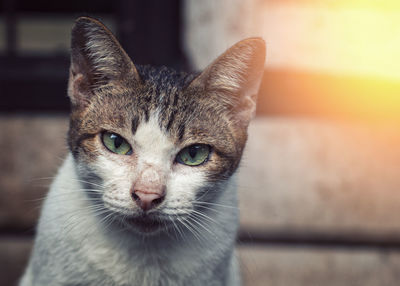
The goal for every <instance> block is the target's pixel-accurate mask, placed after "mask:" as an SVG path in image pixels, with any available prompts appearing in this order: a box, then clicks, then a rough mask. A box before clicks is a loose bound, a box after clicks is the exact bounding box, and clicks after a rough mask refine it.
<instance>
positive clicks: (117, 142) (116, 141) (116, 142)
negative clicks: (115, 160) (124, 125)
mask: <svg viewBox="0 0 400 286" xmlns="http://www.w3.org/2000/svg"><path fill="white" fill-rule="evenodd" d="M113 139H114V146H115V148H116V149H118V148H119V147H121V145H122V143H123V142H124V139H122V137H120V136H118V135H115V134H113Z"/></svg>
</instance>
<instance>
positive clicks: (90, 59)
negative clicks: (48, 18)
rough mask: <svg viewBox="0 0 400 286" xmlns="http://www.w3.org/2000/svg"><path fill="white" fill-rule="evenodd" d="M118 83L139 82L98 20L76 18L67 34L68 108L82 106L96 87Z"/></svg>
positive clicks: (129, 62) (123, 52)
mask: <svg viewBox="0 0 400 286" xmlns="http://www.w3.org/2000/svg"><path fill="white" fill-rule="evenodd" d="M122 81H129V82H134V81H140V78H139V74H138V73H137V70H136V68H135V65H134V64H133V62H132V61H131V59H130V58H129V56H128V55H127V54H126V52H125V51H124V50H123V48H122V47H121V45H120V44H119V42H118V41H117V39H116V38H115V37H114V35H113V34H112V33H111V32H110V30H108V29H107V28H106V27H105V26H104V25H103V24H102V23H101V22H100V21H98V20H96V19H93V18H89V17H80V18H78V19H77V20H76V22H75V25H74V27H73V29H72V34H71V67H70V77H69V85H68V95H69V97H70V99H71V102H72V105H73V106H79V107H84V106H86V105H87V104H88V103H89V102H90V99H91V97H92V96H94V94H95V90H96V88H99V87H104V86H105V85H107V84H109V83H112V82H122Z"/></svg>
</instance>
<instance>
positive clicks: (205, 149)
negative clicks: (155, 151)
mask: <svg viewBox="0 0 400 286" xmlns="http://www.w3.org/2000/svg"><path fill="white" fill-rule="evenodd" d="M209 155H210V146H208V145H205V144H195V145H191V146H189V147H186V148H184V149H182V150H181V151H180V152H179V154H178V156H176V161H177V162H178V163H181V164H184V165H188V166H198V165H201V164H203V163H204V162H205V161H207V159H208V156H209Z"/></svg>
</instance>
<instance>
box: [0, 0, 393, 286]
mask: <svg viewBox="0 0 400 286" xmlns="http://www.w3.org/2000/svg"><path fill="white" fill-rule="evenodd" d="M0 3H1V5H0V149H1V151H0V265H1V267H0V285H15V281H17V279H18V277H19V276H20V275H21V272H22V271H23V268H24V267H25V263H26V261H27V258H28V255H29V251H30V249H31V246H32V239H33V237H34V233H35V224H36V222H37V218H38V214H39V211H40V205H41V199H42V198H43V197H44V195H45V194H46V191H47V188H48V185H49V184H50V183H51V180H52V178H53V177H54V175H55V174H56V170H57V167H58V166H59V165H60V164H61V163H62V159H63V157H64V156H65V154H66V153H67V148H66V142H65V138H66V131H67V128H68V119H67V117H68V110H69V102H68V98H67V95H66V86H67V80H68V68H69V41H70V30H71V27H72V25H73V22H74V19H75V18H77V17H78V16H82V15H89V16H93V17H96V18H98V19H100V20H102V21H103V22H104V23H105V24H106V25H107V26H108V27H109V28H111V30H112V31H113V32H114V33H115V34H116V36H117V38H118V39H119V40H120V42H121V43H122V46H123V47H124V48H125V50H126V51H127V52H128V54H129V55H130V56H131V58H132V59H133V61H134V62H135V63H137V64H152V65H157V66H161V65H167V66H172V67H175V68H176V69H180V70H186V71H196V70H200V69H202V68H204V67H205V66H206V65H207V64H209V63H210V62H211V61H212V60H213V59H215V58H216V57H217V56H218V55H219V54H220V53H222V52H223V51H224V50H225V49H226V48H228V47H229V46H231V45H232V44H234V43H235V42H237V41H239V40H241V39H243V38H246V37H251V36H261V37H263V38H264V39H265V41H266V43H267V61H266V65H265V73H264V78H263V82H262V85H261V89H260V93H259V100H258V111H257V117H256V118H255V120H254V122H253V123H252V125H251V126H250V131H249V132H250V137H249V141H248V146H247V150H246V152H245V155H244V158H243V161H242V166H241V168H240V173H239V194H240V208H241V228H240V233H239V238H238V250H239V251H238V255H239V257H240V260H241V265H242V273H243V277H244V282H245V285H282V286H291V285H328V286H329V285H363V286H368V285H371V286H372V285H389V286H390V285H399V281H400V130H399V128H400V68H399V65H400V2H398V1H396V0H363V1H361V0H347V1H345V0H325V1H324V0H296V1H295V0H279V1H278V0H229V1H228V0H218V1H215V0H203V1H195V0H168V1H161V0H158V1H157V0H147V1H138V0H131V1H129V0H115V1H104V0H97V1H88V0H80V1H72V0H71V1H49V0H38V1H28V0H24V1H23V0H1V2H0Z"/></svg>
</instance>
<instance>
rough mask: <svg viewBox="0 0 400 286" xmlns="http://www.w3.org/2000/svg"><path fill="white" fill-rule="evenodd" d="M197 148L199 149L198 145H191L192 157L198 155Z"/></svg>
mask: <svg viewBox="0 0 400 286" xmlns="http://www.w3.org/2000/svg"><path fill="white" fill-rule="evenodd" d="M197 149H198V146H191V147H189V155H190V157H192V158H194V157H196V154H197Z"/></svg>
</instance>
